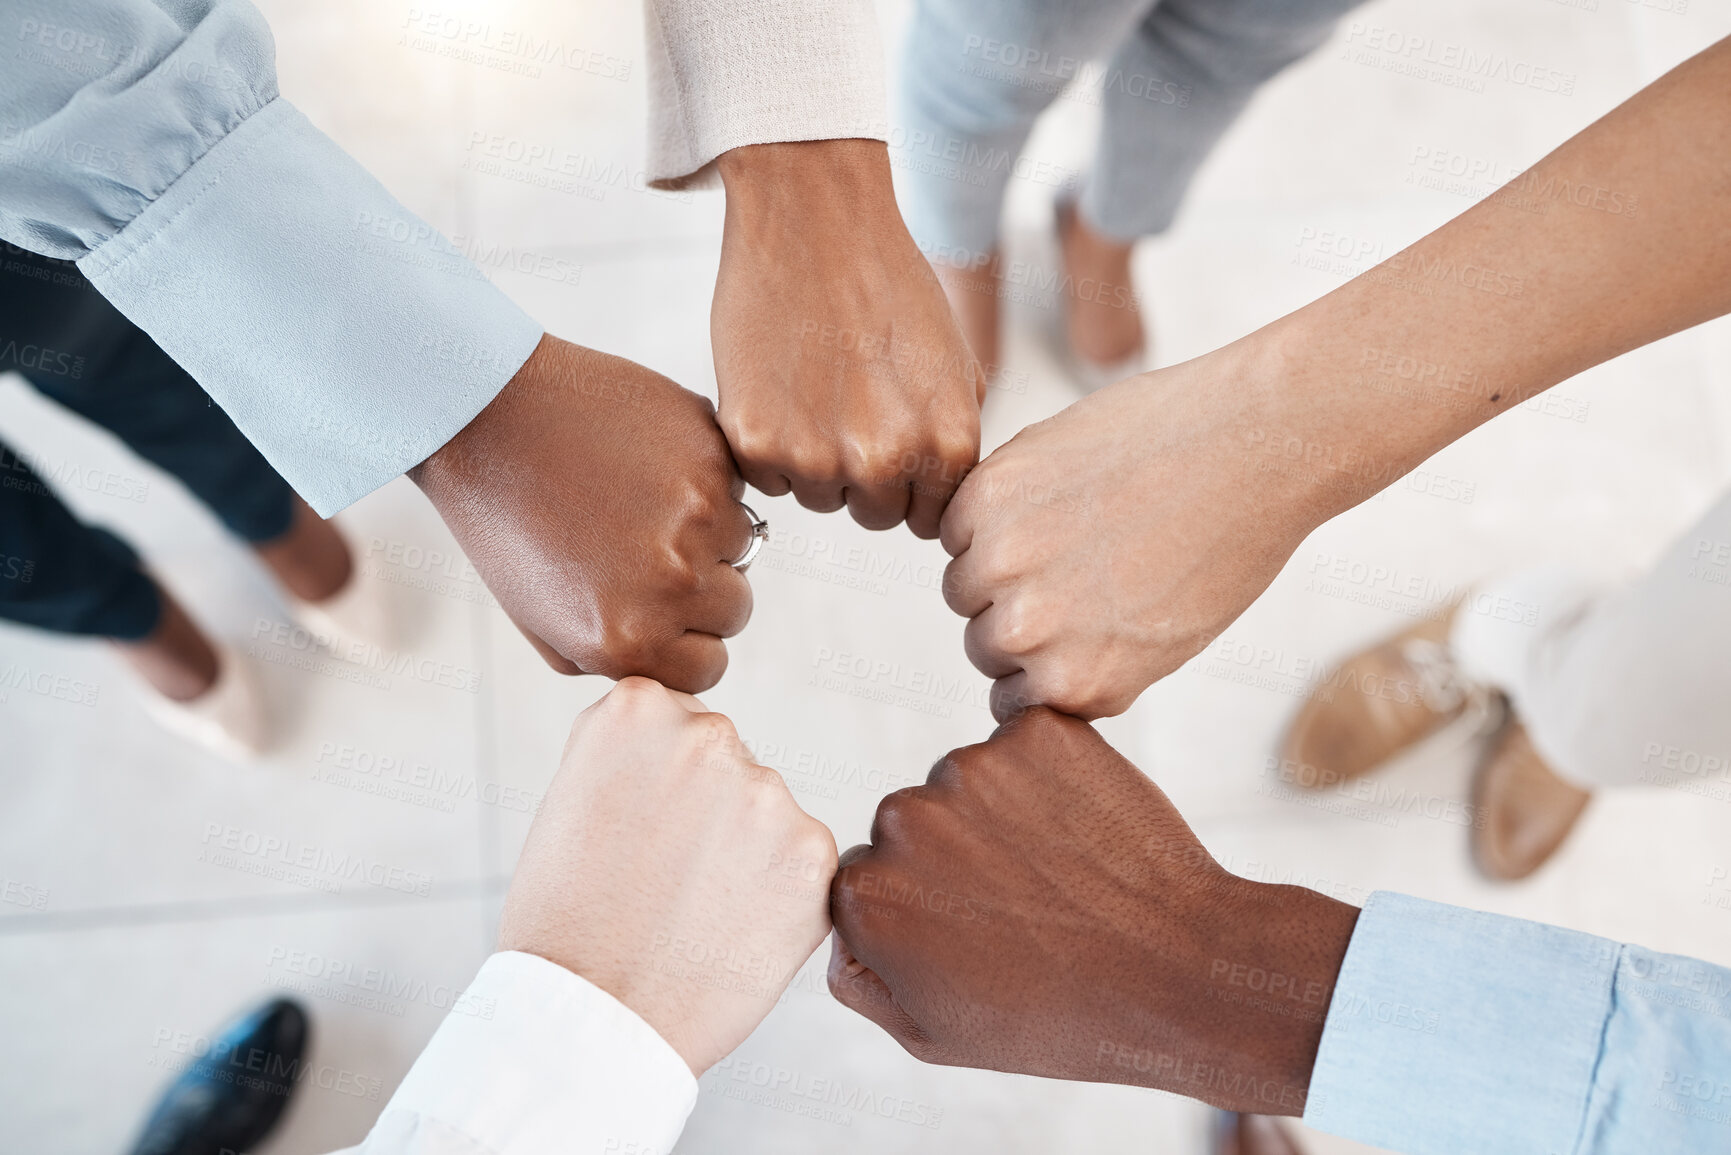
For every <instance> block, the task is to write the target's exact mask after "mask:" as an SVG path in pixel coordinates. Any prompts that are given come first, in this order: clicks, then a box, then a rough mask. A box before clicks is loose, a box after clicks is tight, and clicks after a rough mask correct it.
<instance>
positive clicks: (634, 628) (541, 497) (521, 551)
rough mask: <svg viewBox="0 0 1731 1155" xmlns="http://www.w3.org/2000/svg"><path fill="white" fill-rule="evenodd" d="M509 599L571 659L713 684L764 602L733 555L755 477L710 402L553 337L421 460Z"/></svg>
mask: <svg viewBox="0 0 1731 1155" xmlns="http://www.w3.org/2000/svg"><path fill="white" fill-rule="evenodd" d="M410 476H411V477H413V478H414V480H415V481H416V483H417V484H419V485H420V487H421V488H422V490H424V491H425V492H426V494H427V496H428V497H429V498H431V499H432V501H433V504H434V505H435V506H436V507H437V508H438V510H439V513H440V515H441V516H443V517H444V519H445V523H446V524H447V525H449V526H450V527H451V532H452V533H453V534H455V535H456V538H457V542H458V544H460V545H461V546H462V547H463V549H464V551H465V552H466V553H467V554H468V555H469V558H470V560H471V561H473V562H474V565H475V568H476V570H477V571H479V573H480V575H481V577H482V579H483V580H484V581H485V582H486V583H487V586H488V588H489V589H491V590H492V591H493V593H494V595H495V596H497V597H498V599H499V604H500V605H501V606H503V607H504V609H505V612H506V613H508V614H509V615H510V616H511V619H512V620H513V621H515V622H516V623H517V627H518V628H519V629H521V630H522V631H523V633H524V634H525V635H526V636H527V637H528V638H529V641H530V642H531V643H532V644H533V645H534V646H535V648H536V649H537V650H539V651H540V653H541V656H542V657H543V658H545V659H546V660H547V662H548V664H549V665H551V666H552V667H553V668H554V669H556V670H559V671H560V672H561V673H567V674H602V675H605V676H607V677H609V678H623V677H626V676H628V675H632V674H639V675H643V676H646V677H652V678H655V679H656V680H658V681H661V682H664V683H666V684H667V685H669V686H672V687H674V688H675V689H679V690H685V691H697V690H704V689H708V688H709V687H710V686H713V685H714V684H715V683H716V682H717V681H719V680H720V678H721V675H722V672H723V671H724V670H725V669H726V668H727V647H726V646H725V645H724V644H723V642H722V639H723V638H729V637H732V636H733V635H734V634H737V633H738V632H739V631H740V630H741V629H743V628H745V623H746V620H747V619H748V618H750V617H751V587H750V586H749V585H748V584H747V583H746V580H745V577H744V576H743V575H742V574H740V573H739V572H738V571H737V570H735V569H734V568H733V567H732V565H731V564H730V563H731V562H733V561H735V560H737V559H738V558H739V557H740V556H742V555H743V554H744V552H745V548H746V546H747V545H748V544H749V542H750V540H751V519H750V517H749V516H748V515H747V514H746V512H745V509H744V507H743V506H741V505H740V504H739V498H740V495H741V494H742V493H743V492H744V483H743V482H742V481H741V480H740V477H739V474H738V473H737V471H736V470H735V469H734V467H733V458H732V456H731V455H730V454H729V452H728V449H727V443H726V442H725V441H724V440H723V438H722V436H721V430H720V429H719V428H717V427H716V424H715V416H714V410H713V409H712V408H711V406H710V404H709V402H708V401H707V400H705V399H704V398H702V397H699V396H698V395H697V394H695V393H691V392H688V391H686V390H684V389H681V388H680V387H679V386H678V385H675V384H674V383H673V382H672V381H669V380H668V379H667V378H665V377H663V376H661V375H660V374H659V373H653V372H651V371H650V370H648V369H645V368H644V367H643V366H641V365H637V364H635V363H633V362H631V361H626V360H624V359H623V358H619V357H610V356H608V355H607V354H605V353H597V352H595V351H594V350H592V349H585V348H582V347H580V346H577V345H572V344H570V343H568V342H565V341H561V340H559V339H558V338H556V337H551V336H549V337H543V338H542V340H541V344H540V346H539V347H538V348H537V349H536V350H535V353H534V354H533V355H532V356H531V357H530V358H529V360H528V361H527V362H526V363H525V364H524V365H523V367H522V369H520V370H519V371H518V372H517V375H516V376H515V377H513V378H512V379H511V381H510V383H509V384H507V385H506V386H505V388H504V390H503V391H502V392H501V393H500V394H499V395H498V396H497V397H496V398H494V400H493V403H492V404H491V405H489V406H487V408H486V409H485V410H483V411H482V413H481V414H480V416H478V417H476V418H475V419H474V420H473V421H471V422H470V423H469V425H468V426H467V427H466V428H465V429H463V431H462V432H461V433H459V434H457V436H456V437H454V438H452V439H451V440H450V442H449V443H447V444H446V445H445V446H444V447H443V448H442V449H440V450H439V451H438V452H437V453H435V454H434V455H433V456H432V457H430V458H428V459H427V461H425V462H423V463H422V464H421V465H419V466H417V467H416V468H415V469H414V470H412V471H411V473H410Z"/></svg>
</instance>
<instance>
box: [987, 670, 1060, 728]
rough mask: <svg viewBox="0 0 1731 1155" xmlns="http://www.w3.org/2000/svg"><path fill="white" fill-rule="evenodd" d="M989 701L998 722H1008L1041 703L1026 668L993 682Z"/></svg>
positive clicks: (993, 715)
mask: <svg viewBox="0 0 1731 1155" xmlns="http://www.w3.org/2000/svg"><path fill="white" fill-rule="evenodd" d="M991 701H992V717H993V718H996V719H997V720H998V721H999V722H1000V723H1002V722H1008V721H1009V720H1010V719H1011V718H1014V717H1016V716H1018V715H1019V714H1021V713H1022V711H1024V710H1026V709H1028V708H1029V707H1030V706H1038V705H1041V704H1042V703H1041V699H1040V697H1039V694H1038V692H1037V691H1036V690H1035V688H1034V685H1033V680H1032V678H1031V677H1030V676H1029V674H1028V671H1027V670H1021V671H1019V672H1017V673H1014V674H1011V675H1010V676H1009V677H1006V678H999V679H998V680H997V681H995V682H993V683H992V695H991ZM1054 705H1055V703H1054Z"/></svg>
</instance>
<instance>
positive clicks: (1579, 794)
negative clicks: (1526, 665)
mask: <svg viewBox="0 0 1731 1155" xmlns="http://www.w3.org/2000/svg"><path fill="white" fill-rule="evenodd" d="M1592 797H1593V795H1592V792H1591V791H1589V790H1582V789H1581V788H1580V787H1579V786H1576V785H1574V784H1573V783H1571V782H1565V781H1563V780H1562V779H1561V778H1559V777H1557V775H1556V773H1555V772H1554V771H1552V769H1551V768H1550V766H1548V765H1547V764H1546V763H1545V760H1544V759H1543V758H1542V757H1540V755H1539V752H1538V751H1537V750H1535V749H1533V743H1532V739H1530V738H1528V737H1527V728H1526V727H1525V726H1523V725H1521V724H1520V723H1519V722H1516V721H1514V720H1512V719H1511V720H1510V721H1509V723H1508V725H1506V726H1504V727H1503V730H1502V733H1500V734H1498V735H1497V740H1496V741H1495V742H1494V743H1492V744H1491V748H1490V749H1489V750H1488V751H1487V752H1486V753H1485V758H1484V761H1483V762H1481V763H1479V770H1478V773H1477V774H1476V775H1474V777H1473V858H1474V860H1475V861H1477V862H1478V865H1479V869H1480V870H1482V871H1484V873H1485V874H1486V875H1487V876H1488V877H1490V878H1494V879H1496V880H1498V881H1499V882H1514V881H1517V880H1518V879H1522V878H1525V877H1527V876H1528V875H1529V874H1531V873H1533V871H1535V870H1537V869H1538V868H1539V867H1541V866H1543V865H1544V864H1545V862H1546V861H1547V860H1548V859H1549V858H1550V857H1551V855H1553V854H1555V853H1556V851H1557V847H1559V846H1561V845H1562V844H1563V840H1564V839H1566V838H1567V837H1568V836H1569V831H1571V830H1573V829H1574V828H1575V823H1576V822H1578V821H1579V820H1580V817H1581V813H1582V811H1584V810H1586V808H1587V803H1588V801H1590V800H1591V799H1592Z"/></svg>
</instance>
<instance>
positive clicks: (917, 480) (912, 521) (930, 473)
mask: <svg viewBox="0 0 1731 1155" xmlns="http://www.w3.org/2000/svg"><path fill="white" fill-rule="evenodd" d="M978 452H979V437H978V435H977V433H976V435H975V438H974V449H973V451H972V452H967V453H958V452H955V451H950V452H947V453H944V452H931V453H925V454H922V455H921V456H920V458H919V465H918V466H917V467H916V468H914V469H910V470H908V471H907V473H906V474H904V477H905V478H906V480H907V485H908V492H909V493H910V494H911V495H912V500H911V501H909V503H908V528H909V529H911V530H913V532H914V536H915V537H919V538H924V539H925V540H927V541H930V540H931V539H932V538H935V537H937V536H938V530H939V527H940V526H941V525H942V523H943V517H944V510H945V509H946V508H948V507H949V504H950V499H951V498H952V497H954V496H955V493H956V488H957V487H958V486H960V485H961V483H962V479H963V478H964V477H966V476H967V473H968V470H970V469H972V468H973V467H974V459H975V457H976V456H977V454H978Z"/></svg>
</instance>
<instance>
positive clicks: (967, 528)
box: [938, 459, 989, 557]
mask: <svg viewBox="0 0 1731 1155" xmlns="http://www.w3.org/2000/svg"><path fill="white" fill-rule="evenodd" d="M988 460H989V459H988ZM983 476H984V475H983V474H981V472H980V471H979V470H978V469H976V470H974V471H973V472H972V473H970V474H968V476H967V479H966V480H964V481H963V482H962V484H961V485H960V486H958V487H957V489H956V492H955V493H954V494H953V495H952V496H951V497H950V499H949V503H948V504H947V505H945V506H944V515H943V518H942V519H941V520H940V521H939V523H938V540H939V541H940V542H942V543H943V546H944V552H946V553H948V554H949V555H950V556H951V557H958V556H960V555H961V554H963V553H966V552H967V551H968V548H969V547H970V546H972V545H973V542H974V530H975V528H976V527H977V526H978V524H979V516H980V510H979V506H980V502H981V500H982V499H981V498H980V497H979V494H980V492H981V491H982V490H981V487H982V486H983V485H984V484H985V483H984V482H983V481H982V480H981V478H982V477H983Z"/></svg>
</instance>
